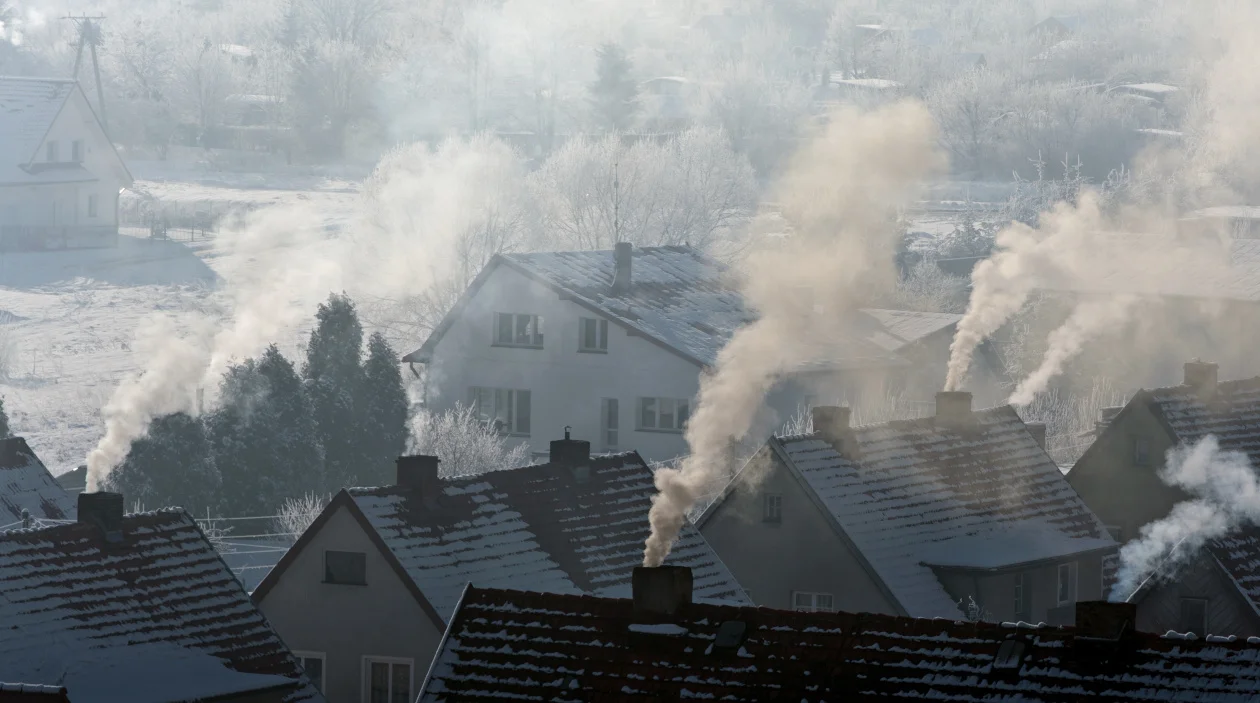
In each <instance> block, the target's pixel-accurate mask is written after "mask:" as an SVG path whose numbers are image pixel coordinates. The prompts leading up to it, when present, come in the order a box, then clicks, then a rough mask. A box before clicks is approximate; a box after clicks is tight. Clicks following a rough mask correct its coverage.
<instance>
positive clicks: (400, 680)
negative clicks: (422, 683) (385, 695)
mask: <svg viewBox="0 0 1260 703" xmlns="http://www.w3.org/2000/svg"><path fill="white" fill-rule="evenodd" d="M389 700H390V703H412V701H411V667H410V666H407V665H406V664H395V665H394V681H393V687H392V690H391V692H390V698H389Z"/></svg>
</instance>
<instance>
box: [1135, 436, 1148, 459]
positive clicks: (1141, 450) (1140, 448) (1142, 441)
mask: <svg viewBox="0 0 1260 703" xmlns="http://www.w3.org/2000/svg"><path fill="white" fill-rule="evenodd" d="M1132 440H1133V465H1134V466H1150V465H1151V442H1150V440H1149V439H1147V438H1146V437H1137V436H1135V437H1133V438H1132Z"/></svg>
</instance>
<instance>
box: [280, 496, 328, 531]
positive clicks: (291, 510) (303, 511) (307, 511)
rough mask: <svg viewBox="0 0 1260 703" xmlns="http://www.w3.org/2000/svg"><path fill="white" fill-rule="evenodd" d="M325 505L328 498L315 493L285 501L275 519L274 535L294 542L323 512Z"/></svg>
mask: <svg viewBox="0 0 1260 703" xmlns="http://www.w3.org/2000/svg"><path fill="white" fill-rule="evenodd" d="M326 505H328V496H325V495H317V494H315V493H307V494H306V495H304V496H300V497H298V498H289V499H287V500H285V501H284V504H283V505H281V506H280V510H279V512H278V514H277V515H276V518H275V519H276V527H275V530H276V533H277V534H280V535H284V536H285V537H287V538H288V540H289V541H290V542H296V541H297V539H298V537H301V536H302V533H303V532H306V528H308V527H310V526H311V523H312V522H315V518H317V517H319V514H320V513H321V512H323V511H324V506H326Z"/></svg>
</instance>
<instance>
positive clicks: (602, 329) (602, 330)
mask: <svg viewBox="0 0 1260 703" xmlns="http://www.w3.org/2000/svg"><path fill="white" fill-rule="evenodd" d="M599 348H600V349H602V350H604V351H607V350H608V320H600V321H599Z"/></svg>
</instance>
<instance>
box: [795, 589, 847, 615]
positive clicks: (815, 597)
mask: <svg viewBox="0 0 1260 703" xmlns="http://www.w3.org/2000/svg"><path fill="white" fill-rule="evenodd" d="M801 596H804V597H806V598H808V599H809V605H808V606H802V605H801V604H800V603H799V602H798V600H799V598H800V597H801ZM821 598H828V599H830V602H831V605H829V606H826V607H823V606H820V605H819V604H818V601H819V599H821ZM792 610H795V611H796V612H798V613H834V612H835V611H836V598H835V596H833V595H832V594H830V593H819V592H816V591H792Z"/></svg>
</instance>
